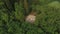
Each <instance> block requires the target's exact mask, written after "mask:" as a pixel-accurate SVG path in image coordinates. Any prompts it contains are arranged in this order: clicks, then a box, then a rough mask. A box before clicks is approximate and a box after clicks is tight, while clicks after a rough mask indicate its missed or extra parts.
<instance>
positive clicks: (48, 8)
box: [0, 0, 60, 34]
mask: <svg viewBox="0 0 60 34" xmlns="http://www.w3.org/2000/svg"><path fill="white" fill-rule="evenodd" d="M21 1H22V0H21ZM30 1H32V0H30ZM31 3H32V4H31V7H32V9H34V10H36V13H37V15H36V21H35V22H34V23H33V24H31V23H29V22H26V21H24V18H25V15H24V13H23V12H24V7H23V2H20V3H19V5H18V3H17V2H15V5H14V6H15V11H12V12H11V14H10V15H9V14H8V12H9V11H8V10H7V9H6V8H5V5H4V3H3V2H2V1H0V34H60V2H59V0H56V1H55V0H33V1H32V2H31Z"/></svg>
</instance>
